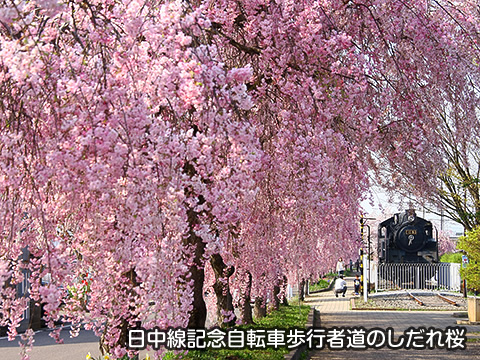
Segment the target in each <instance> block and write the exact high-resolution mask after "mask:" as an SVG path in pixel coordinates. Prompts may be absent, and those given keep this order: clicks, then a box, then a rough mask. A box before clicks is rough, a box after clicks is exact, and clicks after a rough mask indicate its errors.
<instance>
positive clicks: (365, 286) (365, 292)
mask: <svg viewBox="0 0 480 360" xmlns="http://www.w3.org/2000/svg"><path fill="white" fill-rule="evenodd" d="M367 220H375V218H364V217H363V215H362V216H361V217H360V234H361V237H362V242H363V228H364V227H366V228H367V230H368V232H367V244H366V245H367V249H368V250H367V260H368V278H367V277H364V279H363V299H364V301H365V302H366V301H367V299H368V292H369V288H370V279H371V278H370V275H371V273H370V225H367V224H366V222H367ZM367 279H368V281H367Z"/></svg>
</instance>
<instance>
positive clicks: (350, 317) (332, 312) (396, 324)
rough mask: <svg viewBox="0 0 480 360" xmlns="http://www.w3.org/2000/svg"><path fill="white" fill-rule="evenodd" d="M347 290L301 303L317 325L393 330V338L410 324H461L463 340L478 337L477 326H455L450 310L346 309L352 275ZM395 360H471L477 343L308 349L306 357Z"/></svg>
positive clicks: (478, 351) (479, 352)
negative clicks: (454, 346) (451, 347)
mask: <svg viewBox="0 0 480 360" xmlns="http://www.w3.org/2000/svg"><path fill="white" fill-rule="evenodd" d="M346 280H347V286H348V291H347V295H346V297H345V298H342V297H338V298H336V297H335V295H334V293H333V291H327V292H322V293H317V294H311V295H310V296H308V297H307V298H306V299H305V303H306V304H307V305H310V306H314V307H315V308H316V309H317V310H319V312H320V325H321V326H322V327H324V328H327V329H330V328H333V327H343V326H345V327H360V326H362V327H364V328H365V329H367V330H370V329H372V328H381V329H386V328H388V327H392V328H393V329H394V336H395V339H398V336H400V335H403V334H404V331H405V330H407V329H408V328H410V327H414V328H415V329H418V328H419V327H422V326H423V327H425V328H427V329H428V328H430V327H434V328H436V329H441V330H442V331H445V329H446V328H447V327H454V326H463V327H465V328H466V332H467V339H468V338H477V339H478V337H480V325H457V323H456V321H457V320H458V319H457V318H455V317H453V313H454V311H386V310H378V311H372V310H350V299H351V297H352V291H353V278H346ZM392 356H393V357H395V360H398V359H412V360H413V359H428V360H430V359H431V360H433V359H452V360H453V359H455V360H473V359H480V342H478V341H477V342H469V341H468V340H467V346H466V349H465V350H461V349H457V350H446V349H432V350H430V349H420V350H419V349H409V350H407V349H403V348H402V349H395V350H392V349H388V348H387V347H384V348H381V349H368V350H331V349H323V350H315V351H311V352H310V359H312V360H313V359H315V360H319V359H355V358H358V357H361V358H362V359H375V360H376V359H385V358H387V357H392Z"/></svg>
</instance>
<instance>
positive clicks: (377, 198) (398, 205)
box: [361, 188, 463, 236]
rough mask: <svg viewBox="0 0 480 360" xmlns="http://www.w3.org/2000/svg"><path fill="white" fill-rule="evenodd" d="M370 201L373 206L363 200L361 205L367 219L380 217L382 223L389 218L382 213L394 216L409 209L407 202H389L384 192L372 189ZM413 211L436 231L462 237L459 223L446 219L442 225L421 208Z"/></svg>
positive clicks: (436, 216)
mask: <svg viewBox="0 0 480 360" xmlns="http://www.w3.org/2000/svg"><path fill="white" fill-rule="evenodd" d="M372 200H373V204H372V203H371V201H370V200H364V201H363V202H362V203H361V205H362V207H363V209H364V210H365V212H366V214H367V217H375V218H377V217H378V216H381V217H382V219H380V220H382V221H383V220H385V219H387V218H388V217H389V216H387V215H383V212H384V211H385V213H386V214H388V213H390V214H394V213H399V212H404V211H405V210H406V209H408V207H409V204H408V202H407V203H404V204H402V201H401V200H400V199H398V198H397V199H395V198H394V199H393V200H390V199H389V198H388V196H387V194H386V192H385V191H383V190H382V189H378V188H374V189H372ZM415 211H416V213H417V216H420V217H421V218H424V219H425V220H429V221H431V222H432V223H433V224H434V226H436V228H437V229H438V230H441V229H443V230H445V231H446V232H447V233H449V235H450V236H460V235H463V226H462V225H460V224H459V223H457V222H454V221H453V220H450V219H447V218H446V217H444V218H443V223H442V218H441V217H440V216H439V215H436V214H432V213H429V212H427V211H426V210H425V209H423V208H418V207H416V208H415Z"/></svg>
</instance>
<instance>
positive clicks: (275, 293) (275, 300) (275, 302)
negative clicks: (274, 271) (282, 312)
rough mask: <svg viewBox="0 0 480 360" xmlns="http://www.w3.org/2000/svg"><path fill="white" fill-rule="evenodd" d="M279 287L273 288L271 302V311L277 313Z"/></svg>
mask: <svg viewBox="0 0 480 360" xmlns="http://www.w3.org/2000/svg"><path fill="white" fill-rule="evenodd" d="M278 295H280V286H279V285H278V284H277V285H275V286H274V287H273V301H272V308H271V311H277V310H278V309H279V308H280V298H279V296H278Z"/></svg>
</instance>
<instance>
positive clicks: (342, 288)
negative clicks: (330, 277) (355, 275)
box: [335, 275, 347, 297]
mask: <svg viewBox="0 0 480 360" xmlns="http://www.w3.org/2000/svg"><path fill="white" fill-rule="evenodd" d="M346 292H347V282H346V281H345V280H344V279H343V275H340V277H339V278H337V280H335V297H338V294H340V293H342V297H345V293H346Z"/></svg>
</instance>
